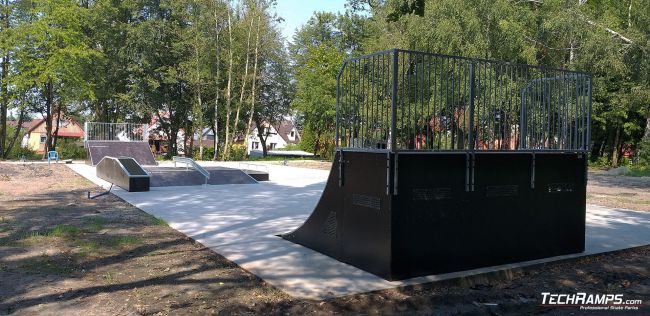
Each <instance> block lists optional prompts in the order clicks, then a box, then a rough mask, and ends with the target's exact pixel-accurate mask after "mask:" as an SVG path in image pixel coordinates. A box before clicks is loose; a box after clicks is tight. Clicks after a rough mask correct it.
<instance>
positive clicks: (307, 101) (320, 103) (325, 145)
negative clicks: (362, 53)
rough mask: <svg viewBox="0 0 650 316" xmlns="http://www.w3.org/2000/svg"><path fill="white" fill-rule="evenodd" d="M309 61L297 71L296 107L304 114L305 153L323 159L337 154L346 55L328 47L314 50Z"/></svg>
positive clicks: (319, 46)
mask: <svg viewBox="0 0 650 316" xmlns="http://www.w3.org/2000/svg"><path fill="white" fill-rule="evenodd" d="M305 57H306V58H305V60H306V61H307V62H306V63H305V64H303V65H302V66H301V67H300V68H298V69H297V70H296V80H297V82H298V83H297V86H296V96H295V99H294V101H293V106H294V108H295V109H296V110H298V111H301V112H302V113H303V115H304V120H305V125H304V131H303V133H302V134H303V141H304V142H305V143H304V144H301V146H303V148H304V149H305V150H309V151H313V152H314V153H317V154H320V155H321V156H323V157H331V156H332V154H333V145H334V142H333V139H334V133H333V132H334V127H335V125H336V75H337V74H338V71H339V68H340V67H341V64H342V63H343V54H341V52H339V51H338V50H337V49H335V48H333V47H329V46H327V45H326V44H319V45H317V46H315V47H311V48H310V49H309V50H308V51H307V54H306V55H305Z"/></svg>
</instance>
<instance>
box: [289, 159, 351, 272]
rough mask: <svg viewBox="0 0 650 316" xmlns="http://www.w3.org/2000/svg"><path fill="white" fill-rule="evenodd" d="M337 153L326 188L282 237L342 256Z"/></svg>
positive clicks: (340, 198) (323, 251)
mask: <svg viewBox="0 0 650 316" xmlns="http://www.w3.org/2000/svg"><path fill="white" fill-rule="evenodd" d="M339 157H340V156H339V153H336V155H335V157H334V163H332V168H331V169H330V174H329V177H328V178H327V183H326V184H325V189H324V190H323V193H322V195H321V197H320V200H318V204H316V208H315V209H314V211H313V212H312V214H311V215H310V216H309V218H307V220H306V221H305V223H303V224H302V225H301V226H300V227H298V228H297V229H296V230H294V231H293V232H291V233H288V234H285V235H282V236H281V237H282V238H284V239H286V240H289V241H292V242H294V243H297V244H300V245H303V246H305V247H308V248H311V249H314V250H316V251H318V252H321V253H323V254H326V255H328V256H330V257H333V258H336V259H339V260H341V257H340V253H341V249H340V242H339V240H340V238H341V237H342V236H341V232H340V230H341V227H339V222H340V219H341V216H342V209H341V203H342V188H341V187H339V162H338V161H339Z"/></svg>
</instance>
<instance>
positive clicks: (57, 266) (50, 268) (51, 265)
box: [19, 255, 74, 275]
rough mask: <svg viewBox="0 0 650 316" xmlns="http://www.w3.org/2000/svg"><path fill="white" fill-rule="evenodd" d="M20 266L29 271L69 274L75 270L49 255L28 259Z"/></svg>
mask: <svg viewBox="0 0 650 316" xmlns="http://www.w3.org/2000/svg"><path fill="white" fill-rule="evenodd" d="M19 267H20V268H21V269H25V270H27V271H28V272H33V273H45V274H58V275H67V274H70V273H72V272H73V271H74V270H73V269H71V268H70V267H67V266H65V265H63V264H61V263H59V262H56V261H54V260H52V258H50V257H49V256H47V255H42V256H40V257H36V258H30V259H27V260H26V261H25V262H24V263H22V264H21V265H20V266H19Z"/></svg>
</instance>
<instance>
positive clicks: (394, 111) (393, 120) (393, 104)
mask: <svg viewBox="0 0 650 316" xmlns="http://www.w3.org/2000/svg"><path fill="white" fill-rule="evenodd" d="M398 56H399V50H397V49H394V50H393V78H392V79H393V86H392V87H391V88H392V90H393V91H392V93H391V102H390V104H391V120H390V133H389V138H390V143H389V145H390V148H388V149H389V150H391V151H395V150H397V148H396V145H397V142H396V139H395V130H396V128H397V126H396V121H397V70H398V62H399V60H398Z"/></svg>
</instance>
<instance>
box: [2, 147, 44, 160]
mask: <svg viewBox="0 0 650 316" xmlns="http://www.w3.org/2000/svg"><path fill="white" fill-rule="evenodd" d="M23 156H25V159H27V160H39V159H41V158H43V155H41V154H37V153H36V152H35V151H33V150H31V149H29V148H22V147H20V144H14V147H12V148H11V152H9V156H8V158H9V159H12V160H19V159H21V158H22V157H23Z"/></svg>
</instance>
